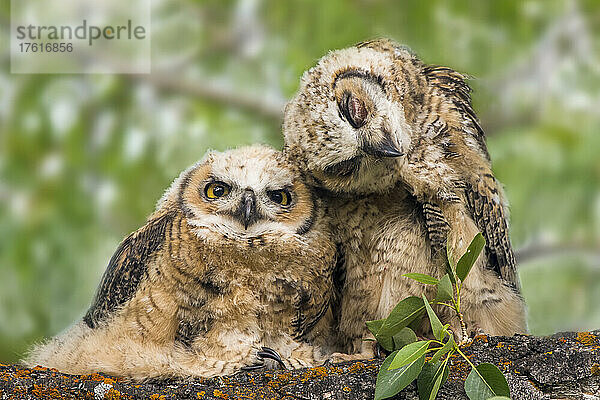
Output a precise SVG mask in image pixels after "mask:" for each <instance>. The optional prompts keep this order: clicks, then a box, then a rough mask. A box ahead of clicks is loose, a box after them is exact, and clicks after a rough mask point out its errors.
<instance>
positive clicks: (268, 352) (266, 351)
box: [258, 347, 287, 369]
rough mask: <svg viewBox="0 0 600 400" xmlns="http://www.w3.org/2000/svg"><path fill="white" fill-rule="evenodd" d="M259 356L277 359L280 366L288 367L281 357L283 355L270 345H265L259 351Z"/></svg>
mask: <svg viewBox="0 0 600 400" xmlns="http://www.w3.org/2000/svg"><path fill="white" fill-rule="evenodd" d="M258 356H259V357H261V358H270V359H271V360H275V361H277V363H278V364H279V366H280V367H281V368H283V369H287V368H286V366H285V364H284V363H283V360H282V359H281V356H280V355H279V353H277V352H276V351H275V350H273V349H272V348H270V347H263V348H262V349H261V350H260V351H259V352H258Z"/></svg>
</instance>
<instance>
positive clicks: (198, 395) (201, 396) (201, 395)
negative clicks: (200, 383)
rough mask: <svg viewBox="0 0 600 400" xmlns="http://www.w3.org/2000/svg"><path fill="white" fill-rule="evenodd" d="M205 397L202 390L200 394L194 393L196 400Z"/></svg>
mask: <svg viewBox="0 0 600 400" xmlns="http://www.w3.org/2000/svg"><path fill="white" fill-rule="evenodd" d="M205 395H206V392H205V391H204V390H203V391H201V392H198V393H196V398H198V399H202V398H204V396H205Z"/></svg>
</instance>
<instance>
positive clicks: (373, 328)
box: [366, 319, 385, 336]
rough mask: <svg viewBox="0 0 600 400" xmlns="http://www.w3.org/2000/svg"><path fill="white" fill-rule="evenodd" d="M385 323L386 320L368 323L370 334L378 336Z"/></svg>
mask: <svg viewBox="0 0 600 400" xmlns="http://www.w3.org/2000/svg"><path fill="white" fill-rule="evenodd" d="M384 322H385V319H377V320H374V321H367V322H366V324H367V329H369V332H371V333H372V334H373V336H377V334H378V333H379V330H380V329H381V326H382V325H383V323H384Z"/></svg>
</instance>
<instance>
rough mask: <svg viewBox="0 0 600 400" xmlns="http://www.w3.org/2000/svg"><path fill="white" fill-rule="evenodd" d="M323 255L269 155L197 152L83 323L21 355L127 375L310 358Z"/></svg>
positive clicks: (323, 283)
mask: <svg viewBox="0 0 600 400" xmlns="http://www.w3.org/2000/svg"><path fill="white" fill-rule="evenodd" d="M335 251H336V250H335V246H334V244H333V241H332V239H331V237H330V231H329V223H328V220H327V219H326V218H325V217H324V210H323V209H322V207H320V203H319V200H318V199H317V198H316V197H315V196H314V195H313V193H312V192H311V190H310V189H309V187H308V186H306V185H305V184H304V183H303V182H302V180H301V179H300V177H299V175H298V173H297V172H296V170H294V169H293V168H292V167H290V165H289V162H288V161H287V160H285V159H284V157H283V155H282V154H281V153H280V152H277V151H275V150H273V149H270V148H267V147H262V146H254V147H248V148H241V149H238V150H232V151H228V152H224V153H217V152H209V153H208V155H207V156H206V157H205V158H204V159H203V160H202V161H200V162H198V163H197V164H196V165H194V166H192V167H190V168H189V169H187V170H185V171H184V172H182V173H181V175H180V176H179V178H177V179H176V180H175V181H174V183H173V184H172V185H171V187H170V188H169V189H168V190H167V192H166V193H165V194H164V196H163V197H162V199H161V200H160V201H159V202H158V205H157V209H156V211H155V212H154V213H153V214H152V215H150V217H149V218H148V220H147V222H146V224H145V225H144V226H143V227H141V228H140V229H138V230H137V231H135V232H134V233H132V234H131V235H129V236H128V237H127V238H125V240H124V241H123V242H122V243H121V244H120V246H119V247H118V249H117V250H116V252H115V254H114V255H113V257H112V258H111V260H110V263H109V265H108V268H107V270H106V272H105V273H104V276H103V278H102V282H101V283H100V286H99V289H98V292H97V294H96V297H95V299H94V301H93V304H92V306H91V308H90V309H89V310H88V312H87V314H86V315H85V317H84V318H83V320H82V321H80V322H78V323H76V324H75V325H74V326H73V327H71V328H70V329H68V330H67V331H66V332H65V333H63V334H61V335H59V336H57V337H55V338H53V339H51V340H50V341H48V342H47V343H45V344H42V345H40V346H37V347H35V348H34V349H33V351H32V352H31V354H30V355H29V357H28V359H27V360H26V363H27V364H29V365H32V366H33V365H37V364H40V365H44V366H48V367H54V368H57V369H59V370H61V371H63V372H66V373H72V374H83V373H90V372H105V373H109V374H112V375H117V376H125V377H130V378H133V379H137V380H141V379H146V378H151V377H168V376H204V377H210V376H215V375H227V374H231V373H234V372H236V371H238V370H240V369H253V368H255V367H261V366H262V365H263V362H264V359H265V358H272V359H277V361H278V362H279V363H280V364H283V365H284V366H287V367H298V366H311V365H314V364H316V363H318V362H320V361H322V360H323V358H322V350H323V349H322V348H320V347H319V346H317V345H314V346H313V345H312V344H308V342H310V343H313V344H315V343H318V342H319V340H321V339H320V338H321V337H324V335H323V332H324V331H327V329H328V326H329V325H328V324H329V322H325V320H326V319H327V318H328V317H326V318H325V319H321V317H323V315H324V314H327V313H329V314H330V312H328V309H329V301H330V298H329V296H330V293H331V292H332V288H331V285H332V282H331V281H332V279H331V275H332V265H335V261H334V257H335ZM273 350H275V352H278V353H279V355H280V357H281V358H280V357H279V355H278V354H276V353H275V352H274V351H273ZM325 353H326V352H325ZM269 361H270V360H269ZM270 362H271V363H273V362H272V361H270Z"/></svg>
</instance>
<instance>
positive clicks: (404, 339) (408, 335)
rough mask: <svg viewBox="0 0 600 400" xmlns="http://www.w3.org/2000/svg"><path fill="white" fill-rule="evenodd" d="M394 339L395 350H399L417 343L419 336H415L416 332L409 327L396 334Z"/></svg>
mask: <svg viewBox="0 0 600 400" xmlns="http://www.w3.org/2000/svg"><path fill="white" fill-rule="evenodd" d="M392 339H393V341H394V350H398V349H401V348H403V347H404V346H406V345H407V344H410V343H414V342H416V341H417V335H416V334H415V331H413V330H412V329H410V328H408V327H407V328H403V329H402V330H401V331H400V332H398V333H397V334H395V335H394V336H393V337H392Z"/></svg>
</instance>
